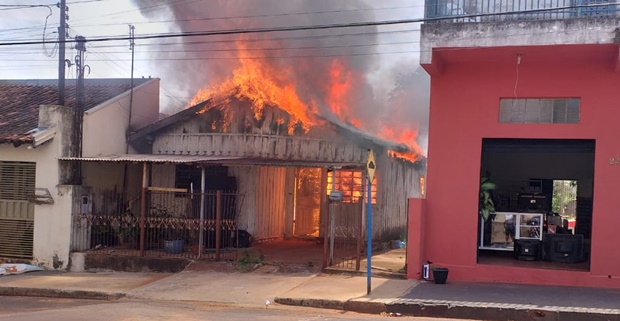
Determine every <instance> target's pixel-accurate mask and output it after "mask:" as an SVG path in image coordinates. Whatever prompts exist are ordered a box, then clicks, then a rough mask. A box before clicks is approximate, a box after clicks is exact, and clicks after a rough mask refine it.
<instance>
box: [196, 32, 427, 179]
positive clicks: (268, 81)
mask: <svg viewBox="0 0 620 321" xmlns="http://www.w3.org/2000/svg"><path fill="white" fill-rule="evenodd" d="M237 47H238V52H239V56H238V66H237V67H236V69H234V70H233V72H232V76H231V77H230V78H228V79H226V80H225V81H223V82H221V83H220V84H218V85H217V86H213V87H207V88H203V89H201V90H200V91H199V92H198V93H197V94H196V95H195V96H194V98H193V99H192V100H191V102H190V106H193V105H196V104H198V103H200V102H203V101H205V100H207V99H210V98H220V99H226V98H227V97H230V96H231V95H232V96H235V97H236V98H238V99H239V100H248V101H250V102H251V103H252V111H253V114H254V117H255V118H256V119H261V117H262V116H263V112H264V108H265V106H274V107H278V108H281V109H282V110H284V111H285V112H287V113H288V114H289V115H290V121H289V123H288V132H289V134H292V133H293V132H294V130H295V128H298V127H299V126H301V128H303V130H304V131H305V132H308V131H309V130H310V128H311V127H312V126H315V125H319V124H321V122H322V121H321V120H320V119H319V118H317V117H316V115H317V114H318V107H317V106H318V105H319V103H322V102H324V103H325V104H326V105H327V107H329V110H330V111H331V113H332V114H333V115H335V116H336V117H337V118H338V119H339V120H340V121H342V122H343V123H347V124H351V125H353V126H355V127H356V128H358V129H361V130H366V131H368V130H369V129H371V128H380V129H381V130H380V131H379V132H378V133H377V132H375V134H377V135H378V136H379V137H381V138H383V139H385V140H389V141H392V142H397V143H401V144H402V145H403V146H406V147H407V148H403V151H400V150H395V151H390V152H389V153H390V155H391V156H394V157H399V158H404V159H406V160H409V161H411V162H415V161H416V160H418V159H419V158H420V155H422V151H421V149H420V147H419V146H418V145H417V144H416V143H415V138H416V137H417V131H415V130H409V129H407V130H401V131H398V132H397V129H395V128H392V127H386V126H377V124H376V121H377V120H376V119H371V120H368V121H366V122H364V121H363V120H362V118H360V117H359V115H360V114H359V113H358V112H356V111H355V107H356V106H355V105H354V103H353V99H352V98H353V95H354V93H355V91H356V90H360V88H363V85H364V83H363V81H364V75H363V74H362V73H361V72H359V71H357V70H354V69H352V68H351V67H350V66H349V65H348V64H347V63H346V62H345V61H343V60H341V59H338V58H334V59H333V60H332V61H331V63H330V64H329V74H328V77H326V79H325V82H324V83H325V85H324V86H325V87H324V92H323V94H324V95H325V97H322V98H308V99H307V102H304V100H303V99H302V98H301V97H300V95H299V93H298V91H297V90H298V89H297V87H298V85H300V84H297V83H296V82H295V81H303V80H302V79H295V80H291V79H290V78H291V75H294V72H293V71H294V70H293V69H292V68H294V66H291V65H289V66H286V65H285V66H284V67H283V66H282V64H278V65H275V64H271V63H270V61H269V60H267V59H255V57H253V56H255V55H254V54H253V55H250V54H249V51H248V48H247V46H246V45H245V44H244V43H243V42H242V41H237ZM301 64H303V65H304V66H305V67H306V69H308V70H310V71H311V70H312V64H311V63H307V62H303V63H300V65H301ZM314 94H317V93H314ZM315 99H323V100H315ZM207 108H210V107H207ZM202 112H204V111H202ZM224 115H225V116H226V117H225V119H224V120H223V122H224V123H223V124H222V125H221V126H219V128H221V129H222V130H227V129H228V128H230V122H231V121H232V116H231V115H229V114H226V113H225V114H224ZM284 123H285V120H284V119H282V118H277V124H278V125H283V124H284ZM216 128H217V129H218V130H219V128H218V126H217V125H216V124H215V123H214V124H213V129H214V130H215V129H216ZM407 149H408V151H405V150H407ZM343 179H346V178H343Z"/></svg>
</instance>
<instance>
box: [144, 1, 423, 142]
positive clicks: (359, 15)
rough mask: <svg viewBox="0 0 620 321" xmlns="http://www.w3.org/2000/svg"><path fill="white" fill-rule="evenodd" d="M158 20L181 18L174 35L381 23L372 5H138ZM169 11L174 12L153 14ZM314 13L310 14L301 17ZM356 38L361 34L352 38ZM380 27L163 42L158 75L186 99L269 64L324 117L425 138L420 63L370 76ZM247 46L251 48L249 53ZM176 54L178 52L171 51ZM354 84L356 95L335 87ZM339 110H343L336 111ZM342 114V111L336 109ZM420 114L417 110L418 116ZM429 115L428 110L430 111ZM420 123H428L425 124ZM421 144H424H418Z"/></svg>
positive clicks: (352, 89) (396, 66)
mask: <svg viewBox="0 0 620 321" xmlns="http://www.w3.org/2000/svg"><path fill="white" fill-rule="evenodd" d="M133 1H134V2H135V4H136V5H137V6H138V7H140V8H141V13H142V14H143V15H144V16H145V17H147V18H149V19H152V20H163V19H166V20H174V21H175V25H174V27H173V28H171V31H183V32H195V31H217V30H232V29H250V28H266V27H285V26H306V25H325V24H334V23H349V22H363V21H373V20H377V17H375V15H374V11H373V10H369V9H371V8H372V4H371V3H370V1H364V0H357V1H333V0H312V1H309V0H286V1H283V0H260V1H258V0H255V1H250V0H205V1H198V0H156V1H154V0H133ZM158 5H159V6H164V5H165V6H167V11H165V12H162V11H161V10H153V9H152V8H153V7H156V6H158ZM299 13H308V14H299ZM352 34H357V35H352ZM379 34H380V32H379V30H378V29H377V28H376V27H370V26H369V27H363V28H342V29H326V30H310V31H294V32H270V33H257V34H245V35H232V36H231V35H226V36H208V37H207V36H201V37H187V38H179V39H176V40H169V41H168V42H163V43H160V44H159V47H158V48H157V49H155V50H154V52H153V54H152V56H155V57H158V58H173V59H180V60H171V61H165V64H158V65H157V69H158V72H159V73H160V75H161V77H162V83H163V84H165V85H166V86H167V87H168V88H170V89H172V90H173V91H175V92H182V93H183V94H182V95H183V96H185V97H192V96H193V95H194V94H196V92H197V91H198V90H199V89H201V88H205V87H208V86H212V85H216V84H218V83H221V82H222V81H224V80H226V79H227V78H229V77H230V76H231V75H232V73H233V71H234V70H235V69H236V68H237V67H238V66H239V59H238V58H239V55H240V54H242V55H244V56H243V58H244V59H262V60H265V61H266V62H267V63H268V64H269V65H270V66H271V67H273V68H274V69H275V70H279V71H280V73H279V75H278V79H279V81H281V82H282V83H283V84H284V83H287V84H288V83H294V84H295V86H296V91H297V93H298V94H299V95H300V97H301V98H302V99H303V100H304V101H307V102H310V101H312V102H315V103H316V104H317V107H318V108H319V112H320V113H321V114H322V115H323V116H325V117H328V118H330V114H331V116H332V117H333V118H337V119H339V120H340V121H343V122H348V123H351V124H355V125H356V126H358V127H360V129H362V130H366V131H370V132H373V133H375V134H377V133H376V130H381V128H384V127H386V126H390V124H393V125H395V126H402V127H403V128H412V127H416V129H418V130H421V131H422V133H421V134H420V135H419V137H423V136H424V132H426V127H425V122H426V118H427V115H426V118H425V115H424V112H423V111H419V110H418V109H421V110H424V109H427V106H428V99H427V98H425V97H427V96H428V94H427V93H424V92H423V91H424V90H427V87H424V88H422V87H418V86H417V82H418V81H420V80H422V81H423V80H424V77H420V75H421V74H422V73H420V72H419V71H416V70H417V69H418V68H416V67H417V62H415V61H411V60H407V61H403V62H402V63H396V64H393V65H392V67H391V68H389V70H388V71H387V72H386V71H383V72H382V73H381V75H382V77H383V79H382V80H381V82H380V83H381V85H380V86H377V84H376V83H374V84H373V83H371V81H369V80H368V75H370V74H373V73H377V72H378V71H379V70H380V69H381V68H382V61H381V60H380V55H378V54H376V53H378V52H380V48H378V46H377V44H378V43H379V42H380V36H379ZM240 45H242V46H243V48H245V49H246V50H245V51H243V52H242V53H241V52H240V50H239V48H240ZM171 48H174V49H175V50H170V49H171ZM345 83H346V86H348V87H349V88H348V90H349V91H350V93H351V94H350V95H345V96H340V95H338V92H337V90H335V88H336V89H338V88H339V86H345V85H344V84H345ZM334 105H339V106H340V107H339V108H335V107H334ZM336 109H339V111H337V110H336ZM412 109H415V111H412ZM426 113H427V112H426ZM417 118H419V119H423V120H422V121H419V120H418V119H417ZM418 140H419V138H418Z"/></svg>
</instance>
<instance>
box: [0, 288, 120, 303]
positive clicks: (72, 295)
mask: <svg viewBox="0 0 620 321" xmlns="http://www.w3.org/2000/svg"><path fill="white" fill-rule="evenodd" d="M125 295H126V294H125V293H107V292H99V291H88V290H61V289H46V288H23V287H0V296H31V297H45V298H62V299H86V300H118V299H121V298H123V297H125Z"/></svg>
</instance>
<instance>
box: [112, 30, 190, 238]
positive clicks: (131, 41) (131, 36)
mask: <svg viewBox="0 0 620 321" xmlns="http://www.w3.org/2000/svg"><path fill="white" fill-rule="evenodd" d="M135 30H136V27H134V26H133V25H129V50H131V89H130V91H129V115H128V116H127V119H128V120H127V131H126V132H125V154H129V140H128V139H127V138H128V137H129V133H130V131H131V113H132V111H133V64H134V52H135V42H134V31H135ZM127 170H128V165H127V163H125V165H124V168H123V197H125V195H127ZM126 201H127V200H124V202H126ZM201 235H202V234H201Z"/></svg>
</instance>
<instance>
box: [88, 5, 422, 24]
mask: <svg viewBox="0 0 620 321" xmlns="http://www.w3.org/2000/svg"><path fill="white" fill-rule="evenodd" d="M422 7H424V5H421V6H402V7H386V8H360V9H341V10H324V11H310V12H294V13H277V14H263V15H249V16H227V17H212V18H193V19H175V20H154V21H145V22H136V23H135V24H151V23H171V22H174V23H180V22H193V21H217V20H230V19H250V18H271V17H285V16H301V15H315V14H327V13H329V14H333V13H346V12H358V11H382V10H398V9H411V8H422ZM122 24H123V23H107V24H97V25H96V26H115V25H122ZM89 26H94V25H78V26H76V27H89Z"/></svg>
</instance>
